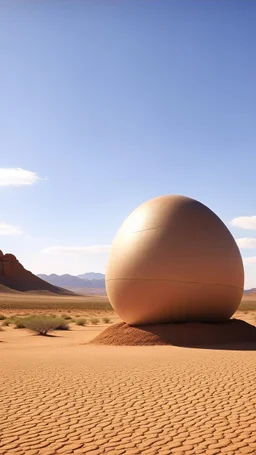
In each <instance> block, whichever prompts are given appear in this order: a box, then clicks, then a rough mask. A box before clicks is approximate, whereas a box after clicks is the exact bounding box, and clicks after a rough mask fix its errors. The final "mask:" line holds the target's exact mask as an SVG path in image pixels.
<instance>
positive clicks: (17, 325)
mask: <svg viewBox="0 0 256 455" xmlns="http://www.w3.org/2000/svg"><path fill="white" fill-rule="evenodd" d="M25 328H26V326H25V325H24V322H23V320H22V318H19V319H16V321H15V329H25Z"/></svg>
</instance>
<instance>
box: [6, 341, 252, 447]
mask: <svg viewBox="0 0 256 455" xmlns="http://www.w3.org/2000/svg"><path fill="white" fill-rule="evenodd" d="M255 360H256V353H255V352H250V351H218V350H200V349H184V348H176V347H161V346H160V347H132V348H130V347H105V346H104V347H102V346H79V345H78V346H68V347H66V346H64V347H63V346H62V347H60V346H58V347H54V345H53V346H49V347H44V348H42V347H41V348H40V347H31V348H30V349H26V350H19V351H18V352H17V351H14V350H7V351H4V350H3V351H2V352H1V407H0V435H1V438H0V440H1V442H0V454H1V455H16V454H17V455H39V454H40V455H53V454H88V455H100V454H111V455H112V454H113V455H121V454H127V455H136V454H143V455H157V454H159V455H169V454H175V455H178V454H180V455H181V454H184V455H199V454H204V455H214V454H216V455H218V454H229V455H240V454H256V414H255V405H256V394H255V383H256V381H255V379H256V377H255V363H256V362H255Z"/></svg>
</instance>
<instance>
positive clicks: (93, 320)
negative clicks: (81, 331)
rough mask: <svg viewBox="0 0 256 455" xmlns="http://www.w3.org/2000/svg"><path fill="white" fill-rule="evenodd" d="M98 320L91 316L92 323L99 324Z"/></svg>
mask: <svg viewBox="0 0 256 455" xmlns="http://www.w3.org/2000/svg"><path fill="white" fill-rule="evenodd" d="M99 322H100V320H99V319H98V318H91V323H92V324H93V325H97V324H99Z"/></svg>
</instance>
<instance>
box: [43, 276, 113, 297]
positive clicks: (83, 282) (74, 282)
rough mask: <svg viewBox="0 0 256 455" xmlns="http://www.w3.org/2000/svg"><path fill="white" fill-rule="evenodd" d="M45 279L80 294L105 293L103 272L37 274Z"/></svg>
mask: <svg viewBox="0 0 256 455" xmlns="http://www.w3.org/2000/svg"><path fill="white" fill-rule="evenodd" d="M37 276H38V277H39V278H41V279H42V280H44V281H47V282H48V283H50V284H52V285H53V286H58V287H61V288H65V289H69V290H70V291H73V292H76V293H78V294H96V293H99V294H105V275H104V274H103V273H95V272H88V273H83V274H81V275H70V274H68V273H66V274H64V275H56V274H55V273H52V274H51V275H45V274H42V273H40V274H39V275H37Z"/></svg>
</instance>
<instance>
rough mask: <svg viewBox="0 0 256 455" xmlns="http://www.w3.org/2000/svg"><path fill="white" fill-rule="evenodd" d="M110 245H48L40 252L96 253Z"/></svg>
mask: <svg viewBox="0 0 256 455" xmlns="http://www.w3.org/2000/svg"><path fill="white" fill-rule="evenodd" d="M109 249H110V245H92V246H61V245H59V246H50V247H48V248H44V249H43V250H42V251H41V253H43V254H63V253H70V254H88V253H89V254H98V253H105V252H108V251H109Z"/></svg>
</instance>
